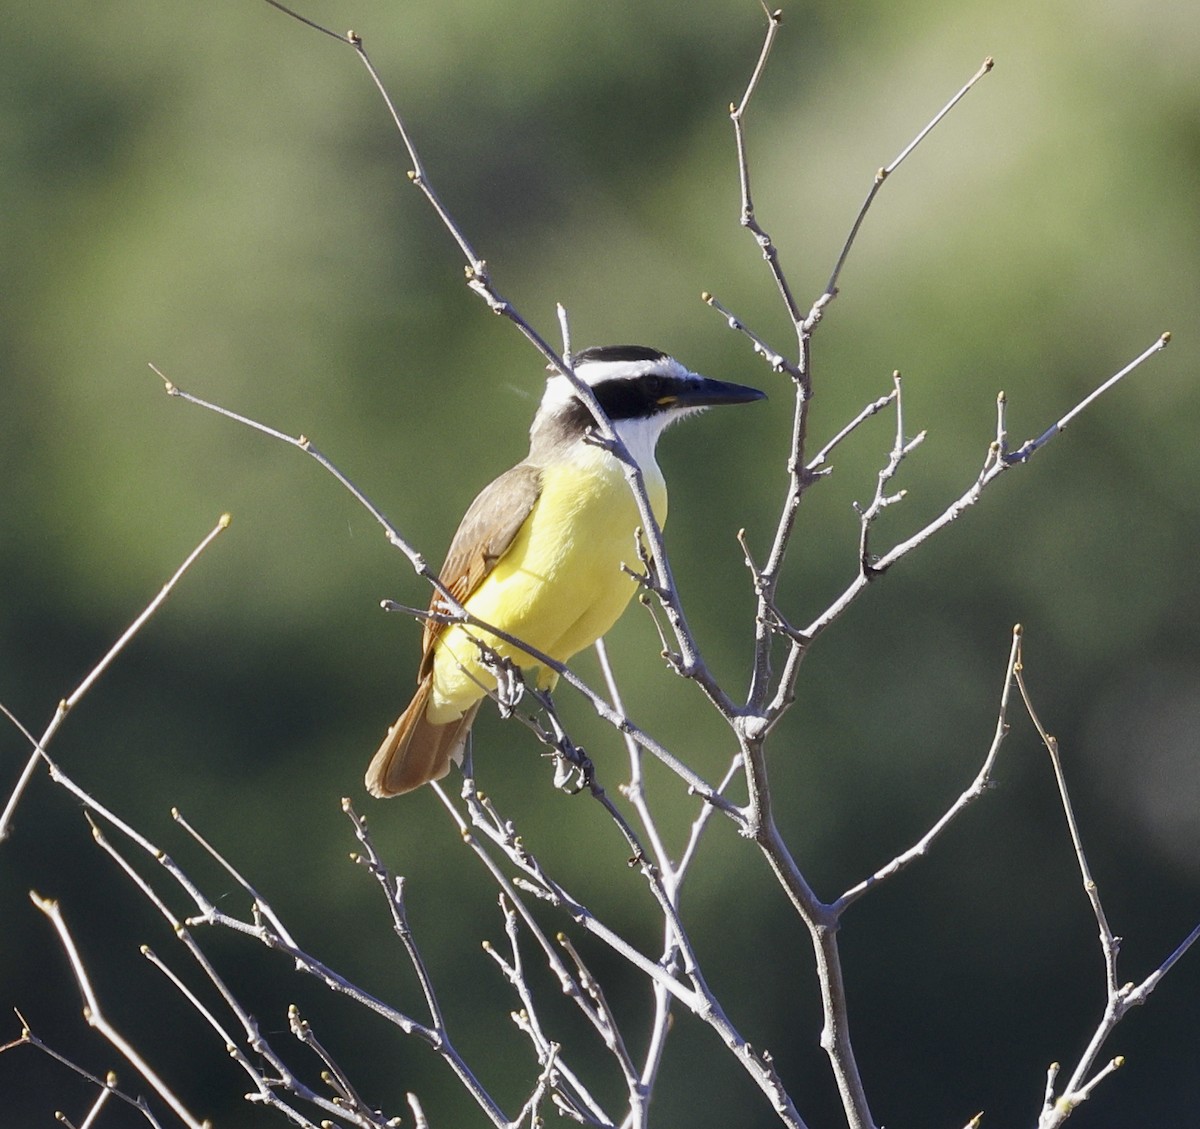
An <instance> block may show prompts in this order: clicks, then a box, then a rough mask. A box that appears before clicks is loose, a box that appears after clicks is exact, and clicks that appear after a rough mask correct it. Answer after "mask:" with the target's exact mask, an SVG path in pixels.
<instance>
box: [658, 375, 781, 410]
mask: <svg viewBox="0 0 1200 1129" xmlns="http://www.w3.org/2000/svg"><path fill="white" fill-rule="evenodd" d="M766 398H767V394H766V393H765V392H761V391H760V390H759V389H757V388H750V387H748V386H747V385H745V384H730V383H729V382H728V381H726V380H710V379H709V378H708V377H706V376H692V377H689V378H688V379H687V380H686V381H680V382H678V383H676V382H674V381H673V382H672V385H671V388H670V391H668V392H666V393H665V394H664V395H663V396H661V397H660V398H659V400H658V403H659V405H660V406H662V407H664V408H670V407H679V408H710V407H715V406H716V405H718V404H749V403H752V402H753V401H755V400H765V399H766Z"/></svg>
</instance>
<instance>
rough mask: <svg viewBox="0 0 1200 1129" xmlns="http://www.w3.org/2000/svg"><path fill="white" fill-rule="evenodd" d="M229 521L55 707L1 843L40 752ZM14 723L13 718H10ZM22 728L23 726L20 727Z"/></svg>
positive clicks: (1, 818) (13, 800)
mask: <svg viewBox="0 0 1200 1129" xmlns="http://www.w3.org/2000/svg"><path fill="white" fill-rule="evenodd" d="M231 520H232V519H231V518H230V516H229V514H222V515H221V517H220V519H219V520H218V522H217V524H216V525H215V526H214V527H213V528H212V530H211V531H210V532H209V533H207V534H206V535H205V537H204V539H203V540H202V541H201V542H200V544H199V545H197V546H196V547H195V548H194V549H193V550H192V551H191V552H190V553H189V554H188V556H187V558H186V559H185V560H184V562H183V564H181V565H180V566H179V567H178V568H177V569H176V570H175V573H174V575H173V576H172V577H171V579H170V580H168V581H167V582H166V584H164V585H163V586H162V588H161V589H160V590H159V593H158V595H157V596H155V597H154V599H153V600H151V601H150V603H149V604H147V605H146V607H145V608H144V609H143V610H142V612H141V614H140V615H139V616H138V617H137V618H136V619H135V620H134V621H133V623H131V624H130V625H129V627H128V628H126V630H125V632H124V633H123V634H122V635H121V637H120V638H119V639H118V640H117V641H116V642H115V643H114V644H113V645H112V646H111V647H110V648H109V649H108V653H107V654H106V655H105V656H104V657H103V658H102V659H101V660H100V661H99V662H98V663H97V664H96V665H95V666H94V667H92V669H91V670H90V671H89V672H88V674H87V675H86V676H85V677H84V680H83V681H82V682H81V683H80V684H79V685H78V686H76V687H75V689H74V690H73V691H72V692H71V693H70V695H68V696H67V697H66V698H64V699H63V700H62V701H61V702H59V704H58V709H57V710H56V711H55V713H54V717H53V718H52V719H51V721H50V724H49V726H47V728H46V731H45V732H44V733H43V734H42V737H41V740H40V741H34V742H33V746H34V749H33V752H32V753H30V755H29V760H28V761H26V763H25V768H24V770H23V771H22V773H21V776H20V779H19V780H18V781H17V784H16V787H15V788H13V790H12V794H11V795H10V796H9V797H8V803H7V804H6V805H5V807H4V812H3V813H2V814H0V842H3V841H4V840H5V839H6V838H8V834H9V829H10V826H11V824H12V818H13V814H14V813H15V812H16V809H17V804H18V803H19V802H20V799H21V795H22V793H23V792H24V791H25V788H26V786H27V785H28V784H29V781H30V778H31V777H32V776H33V772H34V769H35V768H37V764H38V757H39V756H40V753H41V750H44V749H45V748H46V747H47V746H48V745H49V744H50V742H51V740H52V739H53V738H54V735H55V733H57V732H58V728H59V726H60V725H62V723H63V721H64V720H65V718H66V716H67V714H68V713H70V712H71V710H72V709H74V707H75V706H77V705H78V704H79V701H80V699H81V698H82V697H83V696H84V694H86V693H87V692H88V690H90V689H91V688H92V686H93V684H94V683H95V682H96V679H98V678H99V677H100V676H101V675H102V674H103V673H104V672H105V671H106V670H107V669H108V668H109V667H110V666H111V665H112V664H113V662H114V660H115V659H116V657H117V656H118V655H119V654H120V653H121V652H122V651H123V650H124V649H125V647H126V646H127V645H128V643H129V641H130V640H131V639H132V638H133V637H134V636H135V635H136V634H137V633H138V632H139V631H140V630H141V629H142V626H143V625H144V624H145V622H146V621H147V620H148V619H149V618H150V617H151V616H152V615H153V614H154V613H155V612H156V611H158V609H159V608H160V607H161V606H162V604H163V602H164V601H165V600H166V598H167V597H168V596H169V595H170V594H171V589H172V588H174V587H175V585H176V584H178V583H179V581H180V579H182V577H183V574H184V573H185V572H187V570H188V569H189V568H191V567H192V565H193V564H194V563H195V561H196V560H197V558H198V557H199V556H200V554H201V553H203V552H204V550H205V549H207V548H208V546H209V545H211V544H212V542H213V541H214V540H215V539H216V537H217V535H218V534H220V533H222V532H224V531H225V530H226V529H228V528H229V523H230V521H231ZM4 712H5V713H6V714H7V715H8V717H9V718H10V719H12V714H9V713H8V711H7V710H5V711H4ZM13 720H15V719H13ZM22 728H23V727H22Z"/></svg>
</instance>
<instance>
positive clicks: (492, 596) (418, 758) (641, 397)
mask: <svg viewBox="0 0 1200 1129" xmlns="http://www.w3.org/2000/svg"><path fill="white" fill-rule="evenodd" d="M572 366H573V368H574V371H575V375H576V376H577V377H578V378H579V379H580V380H583V381H584V382H586V383H587V384H588V385H589V386H590V387H591V389H592V392H593V393H594V394H595V397H596V399H597V400H598V401H599V403H600V406H601V407H602V408H603V409H604V412H605V414H606V415H607V416H608V418H609V420H610V421H611V423H612V426H613V429H614V430H615V431H616V433H617V435H619V436H620V438H621V440H622V442H623V443H624V444H625V447H626V449H627V450H628V452H629V454H630V455H631V456H632V457H633V458H634V459H635V460H636V461H637V464H638V466H639V467H640V468H641V472H642V478H643V480H644V482H645V484H646V492H647V494H648V496H649V499H650V504H651V507H652V508H653V511H654V516H655V518H656V519H657V520H658V522H659V524H660V525H661V524H662V522H663V520H664V519H665V518H666V516H667V488H666V483H665V482H664V481H663V476H662V471H660V470H659V469H658V464H657V463H656V462H655V461H654V447H655V444H656V443H657V442H658V437H659V436H660V435H661V434H662V432H663V430H664V428H666V427H667V426H669V425H670V424H672V423H674V422H675V421H676V420H680V419H683V418H684V417H685V416H688V415H692V414H694V413H696V412H698V411H700V410H701V409H703V408H706V407H709V406H711V405H715V404H743V403H747V402H749V401H751V400H760V399H762V398H763V396H764V393H762V392H760V391H759V390H758V389H757V388H746V387H743V386H742V385H740V384H727V383H725V382H724V381H720V380H709V379H707V378H706V377H703V376H700V375H699V374H697V373H694V372H689V371H688V370H687V369H686V368H684V366H683V365H681V364H680V363H679V362H678V361H677V360H675V359H674V358H672V357H668V356H667V355H666V354H665V353H660V352H659V351H658V350H657V349H647V348H645V347H643V346H641V345H606V346H602V347H598V348H591V349H585V350H584V351H583V352H581V353H577V354H575V356H574V358H573V361H572ZM595 429H596V423H595V420H594V418H593V416H592V413H591V411H590V410H589V409H588V407H587V405H585V404H584V402H583V401H582V400H581V399H580V398H579V396H578V394H577V392H576V390H575V387H574V386H573V385H572V384H571V382H570V381H569V380H568V379H567V378H566V377H565V376H563V375H562V374H561V373H555V374H553V375H551V377H550V378H549V379H548V380H547V382H546V391H545V394H544V395H543V396H542V402H541V405H540V406H539V408H538V410H537V415H535V416H534V418H533V426H532V427H531V428H530V429H529V454H528V455H527V456H526V457H525V458H524V459H523V460H522V461H521V462H519V463H517V465H516V466H515V467H513V468H512V469H511V470H509V471H507V472H505V473H504V474H502V475H501V476H500V477H499V478H497V479H496V481H495V482H493V483H491V485H489V486H487V487H485V488H484V490H483V492H482V493H481V494H480V495H479V497H477V498H476V499H475V501H474V502H472V503H471V506H470V508H469V509H468V510H467V512H466V515H465V516H464V517H463V519H462V522H461V524H460V525H459V527H458V532H457V533H456V534H455V535H454V540H453V541H452V542H451V544H450V551H449V553H447V555H446V563H445V564H444V565H443V566H442V571H441V573H440V579H441V582H442V583H443V584H444V585H445V586H446V588H447V589H448V590H449V591H450V592H451V593H453V595H454V598H455V599H456V600H458V602H459V603H460V604H462V606H463V607H464V608H465V609H466V610H467V611H468V612H470V613H471V615H472V616H473V617H475V618H476V619H478V620H480V621H482V622H483V623H487V624H490V625H491V626H493V627H495V628H497V629H498V630H500V631H503V632H505V633H506V634H508V635H511V636H513V637H515V638H517V639H520V640H521V641H522V642H525V643H528V644H529V645H530V646H531V647H533V648H535V649H536V650H538V651H541V652H542V653H543V654H545V655H549V656H550V657H551V658H553V659H556V660H558V661H559V662H566V661H567V660H568V659H569V658H571V656H572V655H574V654H576V653H577V652H579V651H581V650H583V649H584V648H585V647H588V646H590V645H591V644H592V643H594V642H595V641H596V640H597V639H599V638H600V636H601V635H603V634H604V633H605V632H606V631H608V629H609V628H610V627H612V625H613V624H614V623H615V622H616V621H617V618H618V616H620V614H621V612H622V611H624V609H625V606H626V604H628V603H629V600H630V597H631V596H632V595H633V593H634V590H635V587H636V585H635V582H634V581H633V580H632V579H631V578H630V576H629V575H628V574H627V573H625V572H624V571H622V568H621V565H622V563H623V562H626V561H634V562H636V559H637V557H636V545H635V541H634V536H635V530H636V529H637V527H638V526H639V525H640V524H641V523H640V520H639V517H638V509H637V504H636V502H635V501H634V497H633V492H632V490H631V489H630V486H629V483H628V481H627V480H626V478H625V475H624V472H623V470H622V464H621V462H620V461H619V460H618V459H617V458H616V456H615V455H613V454H612V453H611V452H610V451H608V450H607V449H606V448H605V447H604V446H602V445H600V444H598V443H597V442H595V438H596V436H595ZM431 610H432V611H434V612H441V613H444V612H445V611H446V610H447V609H446V607H445V605H444V603H443V602H442V601H441V599H440V597H438V595H437V594H436V593H435V595H434V599H433V603H432V604H431ZM480 644H483V646H482V647H481V646H480ZM489 650H490V651H494V652H495V653H497V654H499V655H501V656H503V657H504V658H506V659H509V660H511V661H512V662H513V663H514V664H515V665H516V666H517V667H519V668H521V670H522V671H523V672H524V673H525V674H526V675H527V676H529V675H534V674H535V672H536V674H535V676H536V679H537V684H538V686H539V687H541V688H543V689H550V688H553V686H554V683H555V682H556V681H557V675H556V674H555V673H554V672H553V671H552V670H547V669H544V668H540V664H539V663H538V662H537V660H535V659H534V658H533V657H532V656H531V655H529V654H528V653H526V652H524V651H522V650H520V649H519V648H517V647H514V646H512V645H511V644H509V643H507V642H505V641H503V640H501V639H499V638H498V637H497V636H495V635H494V634H492V633H491V632H488V631H485V630H483V629H481V628H479V627H474V626H469V625H466V624H452V625H450V626H447V625H446V624H445V623H438V622H436V621H435V620H433V619H429V620H427V621H426V624H425V634H424V640H423V654H422V657H421V666H420V673H419V675H418V685H417V693H416V696H415V697H414V698H413V700H412V702H411V703H410V704H409V706H408V709H406V710H405V711H404V712H403V713H402V714H401V715H400V717H399V719H398V720H397V721H396V723H395V725H393V726H392V727H391V729H389V730H388V733H387V736H386V737H385V738H384V741H383V744H382V745H380V746H379V751H378V752H377V753H376V754H375V756H374V758H373V759H372V761H371V765H370V767H369V768H368V769H367V777H366V784H367V790H368V791H369V792H370V793H371V794H372V795H374V796H398V795H400V794H401V793H403V792H408V791H411V790H412V789H413V788H417V787H419V786H420V785H422V784H424V783H426V782H427V781H430V780H438V779H440V778H441V777H443V776H445V775H446V772H447V771H448V770H449V767H450V762H451V761H455V762H461V759H462V752H463V748H464V746H465V743H466V740H467V733H468V731H469V729H470V727H471V722H472V721H473V720H474V719H475V714H476V711H477V710H478V709H479V706H480V703H481V701H482V700H483V698H484V697H485V696H486V695H487V694H489V693H490V692H493V691H494V690H495V687H496V675H495V673H494V668H495V660H494V657H492V656H490V655H489V654H488V651H489Z"/></svg>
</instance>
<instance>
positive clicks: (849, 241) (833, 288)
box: [809, 55, 994, 318]
mask: <svg viewBox="0 0 1200 1129" xmlns="http://www.w3.org/2000/svg"><path fill="white" fill-rule="evenodd" d="M993 63H994V60H993V59H992V58H991V56H990V55H989V56H988V57H987V58H986V59H984V60H983V65H982V66H981V67H980V68H979V70H977V71H976V72H975V73H974V74H973V75H972V76H971V77H970V78H969V79H968V80H967V82H966V83H965V84H964V85H963V87H962V89H960V90H959V92H958V93H957V94H955V95H954V97H953V98H951V99H950V101H949V102H947V103H946V104H945V105H944V106H943V107H942V108H941V109H940V110H939V111H938V112H937V113H936V114H934V116H933V118H932V119H931V120H930V122H929V124H928V125H927V126H926V127H925V128H924V129H923V130H921V132H920V133H918V134H917V136H916V137H914V138H913V139H912V140H911V141H910V142H909V143H908V144H907V145H906V146H905V147H904V148H903V149H902V150H901V151H900V152H899V154H898V155H897V156H896V157H895V158H894V159H893V160H892V162H891V164H888V165H885V166H884V167H883V168H881V169H880V170H879V171H878V172H877V173H876V174H875V179H874V180H873V181H872V182H871V190H870V191H869V192H868V193H867V198H866V199H865V200H864V201H863V203H862V207H861V208H859V210H858V215H857V216H855V218H854V223H853V224H852V225H851V227H850V234H849V235H847V236H846V242H845V243H844V244H843V245H842V250H841V253H840V254H839V255H838V258H837V262H836V263H835V264H834V267H833V273H832V274H831V275H830V276H829V282H828V283H826V285H825V292H824V294H823V295H822V298H826V299H829V298H833V297H834V295H836V294H837V284H838V278H839V277H840V276H841V273H842V268H843V267H844V266H845V265H846V259H847V258H848V257H849V255H850V249H851V248H852V247H853V246H854V240H855V239H856V238H857V236H858V231H859V228H861V227H862V224H863V220H865V219H866V218H867V212H868V211H869V210H870V207H871V204H872V203H873V202H874V200H875V196H876V195H877V193H878V192H879V190H880V188H882V187H883V182H884V181H885V180H887V178H888V177H889V176H891V175H892V173H894V172H895V171H896V170H897V169H898V168H899V167H900V165H901V164H903V163H904V160H905V158H906V157H907V156H908V155H909V154H910V153H911V152H912V151H913V150H914V149H915V148H916V147H917V146H918V145H920V144H921V142H922V141H924V140H925V138H926V137H927V136H928V135H929V133H930V131H931V130H932V129H933V128H934V127H935V126H936V125H937V124H938V122H940V121H941V120H942V119H943V118H944V117H945V116H946V115H947V114H948V113H949V112H950V111H951V110H953V109H954V107H955V106H957V105H958V103H959V102H960V101H962V99H963V98H964V97H965V96H966V94H967V91H969V90H970V89H971V87H973V86H974V85H975V84H976V83H977V82H978V81H979V80H980V79H981V78H983V76H984V75H985V74H987V73H988V72H989V71H990V70H991V69H992V66H993ZM813 309H814V311H815V310H816V309H817V307H816V306H814V307H813ZM809 317H810V318H811V317H812V314H810V315H809Z"/></svg>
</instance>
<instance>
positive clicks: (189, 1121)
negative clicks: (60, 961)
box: [29, 890, 212, 1129]
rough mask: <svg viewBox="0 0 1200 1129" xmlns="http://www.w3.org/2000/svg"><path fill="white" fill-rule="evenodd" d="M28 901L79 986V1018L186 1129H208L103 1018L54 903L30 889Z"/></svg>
mask: <svg viewBox="0 0 1200 1129" xmlns="http://www.w3.org/2000/svg"><path fill="white" fill-rule="evenodd" d="M29 898H30V900H31V901H32V902H33V904H34V905H35V906H37V908H38V909H40V910H41V911H42V913H44V914H45V915H46V916H47V917H48V918H49V919H50V924H51V925H53V926H54V929H55V932H56V933H57V934H58V939H59V942H60V943H61V945H62V947H63V952H64V953H66V956H67V960H68V961H69V962H70V965H71V971H72V972H73V973H74V974H75V983H76V984H77V985H78V987H79V994H80V995H81V996H82V997H83V1018H84V1019H85V1020H86V1021H87V1024H88V1026H89V1027H94V1028H95V1029H96V1030H97V1031H99V1032H100V1034H101V1035H103V1036H104V1038H105V1039H107V1040H108V1041H109V1042H110V1043H111V1044H112V1045H113V1047H114V1048H116V1050H117V1051H119V1052H120V1054H121V1055H122V1056H123V1057H124V1058H125V1060H126V1062H128V1063H129V1065H130V1066H132V1067H133V1068H134V1070H136V1071H137V1072H138V1074H140V1075H141V1076H142V1077H143V1078H144V1079H145V1080H146V1083H147V1085H149V1086H150V1087H152V1088H153V1090H154V1091H155V1093H157V1094H158V1096H159V1097H160V1098H162V1100H163V1101H164V1102H166V1103H167V1105H169V1106H170V1107H171V1109H172V1110H173V1111H174V1113H175V1116H176V1117H178V1118H179V1120H180V1121H182V1122H183V1123H184V1124H185V1125H186V1126H188V1129H212V1122H210V1121H207V1120H205V1121H201V1120H200V1119H199V1118H197V1117H195V1116H193V1115H192V1113H191V1112H190V1111H189V1110H188V1109H187V1107H186V1106H185V1105H184V1104H183V1102H181V1101H180V1100H179V1099H178V1098H177V1097H176V1096H175V1093H174V1091H173V1090H172V1089H171V1088H170V1087H169V1086H168V1085H167V1084H166V1083H165V1082H164V1081H163V1080H162V1079H161V1078H160V1077H159V1076H158V1074H157V1073H156V1072H155V1070H154V1068H153V1067H151V1066H150V1064H149V1063H148V1062H147V1061H146V1060H145V1059H144V1058H143V1057H142V1056H141V1054H140V1053H139V1052H138V1051H137V1050H136V1049H135V1048H134V1046H133V1044H132V1043H130V1042H129V1041H128V1040H127V1039H125V1037H124V1036H123V1035H122V1034H121V1033H120V1032H119V1031H118V1030H117V1029H116V1028H115V1027H114V1026H113V1025H112V1024H111V1023H109V1021H108V1019H107V1018H106V1017H105V1015H104V1012H103V1010H102V1009H101V1007H100V1001H99V999H98V998H97V997H96V993H95V990H94V989H93V987H92V981H91V978H90V977H89V976H88V972H87V968H86V967H85V966H84V963H83V958H82V957H81V956H80V955H79V949H78V948H77V947H76V945H75V939H74V938H73V937H72V936H71V931H70V930H69V929H68V928H67V923H66V921H65V920H64V919H63V915H62V911H61V910H60V909H59V906H58V902H56V901H54V900H53V899H52V898H43V897H42V896H41V895H40V894H38V893H36V892H34V891H33V890H31V891H30V892H29Z"/></svg>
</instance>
